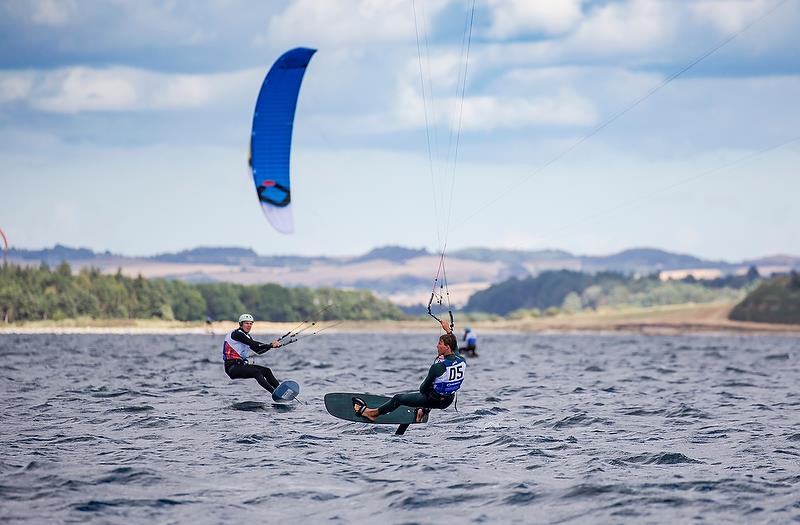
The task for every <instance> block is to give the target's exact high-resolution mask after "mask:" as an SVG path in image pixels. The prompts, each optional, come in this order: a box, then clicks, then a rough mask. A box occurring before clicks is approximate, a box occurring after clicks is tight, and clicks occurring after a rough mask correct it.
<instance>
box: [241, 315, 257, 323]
mask: <svg viewBox="0 0 800 525" xmlns="http://www.w3.org/2000/svg"><path fill="white" fill-rule="evenodd" d="M245 321H250V322H251V323H252V322H253V321H254V319H253V316H252V315H250V314H242V315H240V316H239V324H242V323H243V322H245Z"/></svg>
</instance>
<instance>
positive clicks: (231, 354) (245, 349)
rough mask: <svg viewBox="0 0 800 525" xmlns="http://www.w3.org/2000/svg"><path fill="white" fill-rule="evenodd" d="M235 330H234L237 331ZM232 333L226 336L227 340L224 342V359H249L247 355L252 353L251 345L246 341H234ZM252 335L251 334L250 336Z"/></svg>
mask: <svg viewBox="0 0 800 525" xmlns="http://www.w3.org/2000/svg"><path fill="white" fill-rule="evenodd" d="M235 331H236V330H234V331H233V332H235ZM233 332H231V333H230V334H228V335H226V336H225V341H223V343H222V360H223V361H226V360H228V359H247V356H248V355H250V347H249V346H247V345H246V344H244V343H240V342H239V341H234V340H233V338H232V337H231V335H232V334H233ZM248 337H250V336H248Z"/></svg>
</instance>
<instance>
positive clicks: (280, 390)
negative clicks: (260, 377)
mask: <svg viewBox="0 0 800 525" xmlns="http://www.w3.org/2000/svg"><path fill="white" fill-rule="evenodd" d="M299 393H300V385H298V384H297V383H296V382H295V381H283V382H281V384H280V385H278V386H277V387H275V391H274V392H273V393H272V400H273V401H275V402H277V403H285V402H287V401H291V400H292V399H294V398H295V397H297V394H299Z"/></svg>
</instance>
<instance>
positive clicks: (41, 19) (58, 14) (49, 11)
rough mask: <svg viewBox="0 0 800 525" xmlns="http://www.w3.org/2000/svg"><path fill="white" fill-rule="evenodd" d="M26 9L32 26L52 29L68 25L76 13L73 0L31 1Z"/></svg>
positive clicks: (76, 8) (75, 5)
mask: <svg viewBox="0 0 800 525" xmlns="http://www.w3.org/2000/svg"><path fill="white" fill-rule="evenodd" d="M28 8H29V9H30V10H31V11H30V17H31V21H32V22H33V23H34V24H38V25H44V26H53V27H58V26H65V25H67V24H69V23H70V22H71V21H72V20H74V18H75V16H76V15H77V12H78V6H77V4H76V3H75V1H74V0H33V1H32V2H31V3H30V4H29V5H28Z"/></svg>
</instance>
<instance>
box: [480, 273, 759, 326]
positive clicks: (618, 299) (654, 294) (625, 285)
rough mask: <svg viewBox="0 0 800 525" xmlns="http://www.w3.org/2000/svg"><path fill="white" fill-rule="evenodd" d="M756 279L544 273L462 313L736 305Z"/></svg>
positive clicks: (513, 282)
mask: <svg viewBox="0 0 800 525" xmlns="http://www.w3.org/2000/svg"><path fill="white" fill-rule="evenodd" d="M758 279H759V277H758V272H757V271H755V269H753V270H752V271H751V272H748V274H747V275H745V276H735V277H726V278H720V279H715V280H713V281H699V280H698V281H695V280H694V279H684V280H682V281H662V280H660V279H659V278H658V275H657V274H654V275H649V276H644V277H633V276H630V275H624V274H621V273H617V272H599V273H596V274H589V273H583V272H576V271H571V270H557V271H547V272H542V273H540V274H539V275H537V276H536V277H527V278H525V279H517V278H512V279H509V280H507V281H504V282H502V283H498V284H495V285H493V286H490V287H489V288H487V289H486V290H482V291H480V292H476V293H475V294H473V295H472V296H471V297H470V299H469V302H468V303H467V306H466V308H465V310H466V311H468V312H484V313H490V314H497V315H503V316H507V315H512V316H515V315H517V314H520V313H525V312H554V313H557V312H560V311H569V312H576V311H581V310H596V309H598V308H599V307H603V306H610V307H621V306H634V307H649V306H662V305H668V304H682V303H707V302H713V301H716V300H721V299H725V300H736V299H741V297H743V296H744V294H745V291H746V290H747V289H748V287H752V286H753V285H752V284H751V283H753V282H754V281H756V280H758Z"/></svg>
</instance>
